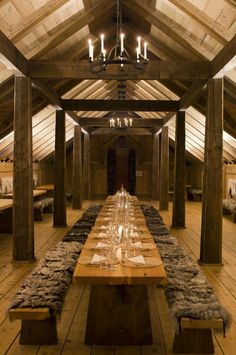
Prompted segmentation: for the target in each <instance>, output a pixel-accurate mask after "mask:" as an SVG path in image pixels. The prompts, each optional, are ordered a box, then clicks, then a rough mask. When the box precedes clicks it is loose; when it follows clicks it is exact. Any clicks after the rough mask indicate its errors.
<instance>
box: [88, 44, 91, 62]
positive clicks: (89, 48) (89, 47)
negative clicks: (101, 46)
mask: <svg viewBox="0 0 236 355" xmlns="http://www.w3.org/2000/svg"><path fill="white" fill-rule="evenodd" d="M91 47H92V41H91V39H89V40H88V50H89V59H91Z"/></svg>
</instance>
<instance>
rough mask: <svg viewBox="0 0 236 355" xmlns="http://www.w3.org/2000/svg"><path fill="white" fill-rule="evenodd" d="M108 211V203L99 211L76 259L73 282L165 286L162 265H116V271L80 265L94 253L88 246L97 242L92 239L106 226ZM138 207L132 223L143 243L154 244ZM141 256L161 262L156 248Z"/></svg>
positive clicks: (164, 274)
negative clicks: (143, 237)
mask: <svg viewBox="0 0 236 355" xmlns="http://www.w3.org/2000/svg"><path fill="white" fill-rule="evenodd" d="M107 209H108V203H106V204H105V206H104V207H103V209H102V210H101V212H100V214H99V216H98V218H97V220H96V224H95V226H94V228H93V229H92V231H91V233H90V234H89V236H88V238H87V240H86V243H85V245H84V248H83V250H82V252H81V255H80V257H79V259H78V262H77V265H76V268H75V271H74V275H73V282H74V283H78V284H91V285H95V284H101V285H102V284H104V285H148V284H165V283H166V273H165V269H164V266H163V264H161V265H160V266H155V267H139V266H138V267H134V266H133V267H128V266H123V265H121V264H118V265H117V267H116V269H114V270H107V269H104V268H101V267H100V266H99V265H92V266H87V265H83V264H81V263H80V259H81V258H92V256H93V254H94V253H96V251H92V250H89V247H88V246H89V244H90V245H91V243H96V242H98V241H99V240H98V239H94V237H96V235H97V234H98V233H99V232H100V228H101V225H102V224H106V223H107V222H108V221H107V220H106V221H104V217H103V216H104V215H105V211H107ZM141 212H142V211H141V209H140V207H138V208H137V213H138V217H139V218H137V219H136V221H135V222H134V223H135V224H136V225H137V228H138V231H139V232H142V234H143V235H145V243H146V242H147V243H153V244H154V245H155V243H154V241H153V238H152V236H151V234H150V233H149V231H148V229H147V227H146V224H145V221H144V217H143V215H142V216H141ZM142 254H143V256H144V257H145V256H151V257H154V258H155V259H156V260H157V261H161V257H160V254H159V251H158V249H157V247H156V246H155V248H153V249H151V250H148V251H143V252H142Z"/></svg>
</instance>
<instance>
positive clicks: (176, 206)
mask: <svg viewBox="0 0 236 355" xmlns="http://www.w3.org/2000/svg"><path fill="white" fill-rule="evenodd" d="M172 227H176V228H185V111H178V112H177V114H176V123H175V164H174V196H173V213H172Z"/></svg>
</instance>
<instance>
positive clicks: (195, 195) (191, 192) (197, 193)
mask: <svg viewBox="0 0 236 355" xmlns="http://www.w3.org/2000/svg"><path fill="white" fill-rule="evenodd" d="M187 197H188V200H190V201H202V190H199V189H193V188H188V189H187Z"/></svg>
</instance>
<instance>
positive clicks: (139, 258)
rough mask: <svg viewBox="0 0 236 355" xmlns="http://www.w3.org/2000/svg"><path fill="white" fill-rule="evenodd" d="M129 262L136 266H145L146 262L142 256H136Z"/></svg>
mask: <svg viewBox="0 0 236 355" xmlns="http://www.w3.org/2000/svg"><path fill="white" fill-rule="evenodd" d="M128 260H129V261H131V262H132V263H134V264H145V260H144V257H143V256H142V255H137V256H134V257H132V258H129V259H128Z"/></svg>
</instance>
